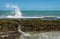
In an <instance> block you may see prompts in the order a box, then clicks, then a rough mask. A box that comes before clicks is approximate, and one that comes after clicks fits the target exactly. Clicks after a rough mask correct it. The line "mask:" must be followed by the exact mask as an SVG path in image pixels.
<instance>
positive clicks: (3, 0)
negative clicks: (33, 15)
mask: <svg viewBox="0 0 60 39" xmlns="http://www.w3.org/2000/svg"><path fill="white" fill-rule="evenodd" d="M7 3H9V4H10V5H17V6H18V7H19V8H20V10H22V11H60V0H0V10H13V9H10V8H6V7H5V5H6V4H7Z"/></svg>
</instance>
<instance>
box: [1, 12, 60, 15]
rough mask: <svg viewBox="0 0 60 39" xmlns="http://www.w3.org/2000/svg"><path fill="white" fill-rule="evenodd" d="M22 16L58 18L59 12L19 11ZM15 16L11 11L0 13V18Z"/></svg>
mask: <svg viewBox="0 0 60 39" xmlns="http://www.w3.org/2000/svg"><path fill="white" fill-rule="evenodd" d="M21 13H22V16H60V11H21ZM7 15H15V13H11V11H0V16H7Z"/></svg>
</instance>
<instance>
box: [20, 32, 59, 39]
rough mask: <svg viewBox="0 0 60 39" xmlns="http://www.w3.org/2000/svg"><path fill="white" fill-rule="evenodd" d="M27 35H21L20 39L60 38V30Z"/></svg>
mask: <svg viewBox="0 0 60 39" xmlns="http://www.w3.org/2000/svg"><path fill="white" fill-rule="evenodd" d="M27 34H29V35H28V36H26V35H21V36H20V38H19V39H60V31H53V32H41V33H35V34H34V33H33V32H32V33H31V32H29V33H27Z"/></svg>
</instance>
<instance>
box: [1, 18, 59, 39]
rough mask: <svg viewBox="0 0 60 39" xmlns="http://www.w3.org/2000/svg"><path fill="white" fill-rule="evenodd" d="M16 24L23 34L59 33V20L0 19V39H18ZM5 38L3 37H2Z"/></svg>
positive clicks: (18, 33)
mask: <svg viewBox="0 0 60 39" xmlns="http://www.w3.org/2000/svg"><path fill="white" fill-rule="evenodd" d="M16 22H18V23H19V24H20V29H21V30H22V31H23V32H34V31H35V32H50V31H60V20H41V19H16V20H15V19H0V38H1V39H18V38H19V36H20V35H21V33H20V32H18V25H17V24H16ZM4 36H5V37H4Z"/></svg>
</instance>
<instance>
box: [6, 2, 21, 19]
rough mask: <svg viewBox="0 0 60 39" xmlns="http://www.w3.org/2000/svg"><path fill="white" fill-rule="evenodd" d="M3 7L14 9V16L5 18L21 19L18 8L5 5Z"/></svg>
mask: <svg viewBox="0 0 60 39" xmlns="http://www.w3.org/2000/svg"><path fill="white" fill-rule="evenodd" d="M5 7H7V8H11V9H15V10H14V12H13V13H15V15H14V16H10V15H8V16H6V18H20V17H22V13H21V11H20V8H19V7H18V6H17V5H10V4H8V3H7V4H6V6H5Z"/></svg>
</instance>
